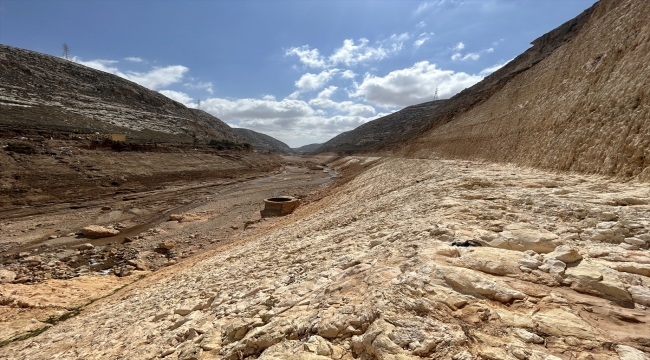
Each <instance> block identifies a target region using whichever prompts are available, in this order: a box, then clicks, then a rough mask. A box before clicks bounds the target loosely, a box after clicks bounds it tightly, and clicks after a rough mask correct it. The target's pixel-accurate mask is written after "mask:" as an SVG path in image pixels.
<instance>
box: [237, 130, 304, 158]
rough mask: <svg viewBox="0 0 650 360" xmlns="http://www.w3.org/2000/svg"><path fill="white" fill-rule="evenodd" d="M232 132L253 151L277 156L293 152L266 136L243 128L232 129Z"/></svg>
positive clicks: (283, 144)
mask: <svg viewBox="0 0 650 360" xmlns="http://www.w3.org/2000/svg"><path fill="white" fill-rule="evenodd" d="M233 130H234V131H235V133H236V134H237V135H238V136H240V137H241V138H242V139H244V140H245V141H246V142H247V143H249V144H251V145H253V149H255V150H258V151H265V152H274V153H278V154H291V153H293V150H291V148H290V147H289V145H287V144H285V143H283V142H282V141H280V140H278V139H275V138H273V137H271V136H268V135H266V134H262V133H258V132H257V131H253V130H249V129H243V128H234V129H233Z"/></svg>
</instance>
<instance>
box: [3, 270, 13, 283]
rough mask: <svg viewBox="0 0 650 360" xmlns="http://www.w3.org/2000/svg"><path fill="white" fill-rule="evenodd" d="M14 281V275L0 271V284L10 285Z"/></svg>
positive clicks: (7, 271) (11, 272)
mask: <svg viewBox="0 0 650 360" xmlns="http://www.w3.org/2000/svg"><path fill="white" fill-rule="evenodd" d="M14 280H16V273H15V272H13V271H9V270H0V284H6V283H10V282H12V281H14Z"/></svg>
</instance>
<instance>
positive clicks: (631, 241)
mask: <svg viewBox="0 0 650 360" xmlns="http://www.w3.org/2000/svg"><path fill="white" fill-rule="evenodd" d="M623 241H624V242H625V243H626V244H630V245H634V246H645V244H646V242H645V240H641V239H637V238H635V237H629V238H625V240H623Z"/></svg>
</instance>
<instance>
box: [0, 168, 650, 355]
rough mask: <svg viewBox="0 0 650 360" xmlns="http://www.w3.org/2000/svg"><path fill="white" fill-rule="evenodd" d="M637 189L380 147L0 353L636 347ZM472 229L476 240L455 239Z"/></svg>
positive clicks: (644, 233) (648, 286)
mask: <svg viewBox="0 0 650 360" xmlns="http://www.w3.org/2000/svg"><path fill="white" fill-rule="evenodd" d="M374 161H378V159H376V158H374V159H369V158H366V159H353V158H347V159H343V160H342V161H341V162H340V163H339V166H350V165H354V164H355V163H356V164H362V163H371V162H374ZM649 197H650V193H649V192H648V189H647V187H646V186H645V185H642V184H635V183H630V184H621V183H615V182H611V181H609V180H607V179H604V178H597V177H587V176H580V175H558V174H551V173H545V172H541V171H537V170H530V169H521V168H515V167H503V166H501V165H493V164H485V163H475V162H453V161H434V160H408V159H390V160H385V161H380V162H379V163H377V165H376V166H375V167H374V168H372V169H370V170H368V171H366V172H365V173H363V174H361V175H360V176H358V177H357V178H356V179H354V180H352V181H351V182H349V183H347V184H346V185H343V186H342V187H341V188H339V189H338V190H337V192H336V193H335V194H334V195H332V196H331V197H328V198H325V199H323V200H321V201H320V202H316V203H312V204H310V205H308V206H307V207H303V208H302V209H300V210H299V212H298V213H295V214H293V215H291V216H290V217H288V218H287V219H286V221H284V222H280V223H279V224H280V225H284V226H278V227H276V228H275V229H271V230H269V231H267V232H266V233H265V234H263V235H262V236H259V237H255V238H253V239H251V240H250V241H248V242H243V243H241V244H238V246H233V247H229V248H225V249H222V250H221V251H218V252H216V253H213V254H209V255H207V256H205V257H204V259H203V260H202V261H198V262H196V264H195V265H193V266H190V265H187V264H186V265H182V264H181V265H177V266H176V267H172V268H168V269H166V270H163V271H161V272H159V273H157V274H156V275H154V276H152V277H151V278H149V279H145V280H143V281H142V283H141V284H140V285H136V286H134V287H132V288H130V289H128V290H126V291H123V292H121V293H119V294H118V295H117V296H115V297H112V298H109V299H106V300H104V301H100V302H98V303H95V304H93V305H91V306H90V307H89V308H87V309H86V310H84V312H83V313H82V314H81V315H80V316H78V317H76V318H73V319H71V320H68V321H66V322H64V323H61V324H59V325H57V326H55V327H54V328H52V329H49V330H48V331H46V332H45V333H43V334H41V335H39V336H37V337H35V338H32V339H28V340H26V341H23V342H17V343H13V344H11V345H9V346H8V347H5V348H3V349H1V350H0V357H2V356H4V357H9V358H30V359H49V358H52V357H54V356H59V357H61V358H127V357H128V358H130V359H145V358H152V357H155V356H163V357H166V358H171V359H176V358H179V359H220V358H225V359H240V358H246V357H249V356H254V357H257V356H259V358H260V359H288V358H301V359H351V358H360V359H373V358H379V359H416V358H420V357H433V358H437V359H454V360H461V359H475V358H485V359H616V358H620V359H643V358H645V357H647V355H646V354H644V353H643V351H648V350H650V348H648V344H650V330H649V329H648V326H647V323H648V321H650V311H649V310H648V309H647V306H650V277H649V276H650V267H649V266H650V265H649V264H650V257H649V256H648V251H647V247H648V240H650V233H649V231H650V217H649V216H648V214H649V212H648V211H649V210H650V208H649V206H648V205H647V203H648V200H649ZM623 205H626V206H623ZM468 241H469V242H470V243H472V242H474V243H477V244H482V245H483V246H478V247H467V248H465V247H457V246H450V244H451V243H452V242H457V243H461V244H466V242H468Z"/></svg>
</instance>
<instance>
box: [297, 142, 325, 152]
mask: <svg viewBox="0 0 650 360" xmlns="http://www.w3.org/2000/svg"><path fill="white" fill-rule="evenodd" d="M322 145H323V144H307V145H303V146H301V147H297V148H291V150H293V151H294V152H296V153H298V154H306V153H310V152H314V151H316V150H318V148H319V147H321V146H322Z"/></svg>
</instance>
